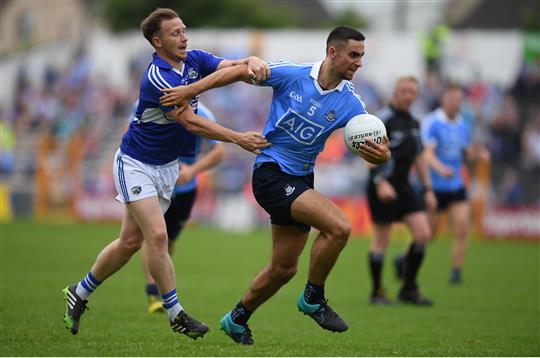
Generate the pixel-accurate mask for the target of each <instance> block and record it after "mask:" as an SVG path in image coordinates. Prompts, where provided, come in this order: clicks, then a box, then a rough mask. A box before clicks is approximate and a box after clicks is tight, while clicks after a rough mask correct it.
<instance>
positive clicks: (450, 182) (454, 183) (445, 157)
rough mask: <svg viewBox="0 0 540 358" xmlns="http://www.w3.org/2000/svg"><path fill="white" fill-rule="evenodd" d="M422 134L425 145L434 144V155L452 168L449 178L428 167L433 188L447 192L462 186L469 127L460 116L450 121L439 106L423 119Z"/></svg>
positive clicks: (469, 143)
mask: <svg viewBox="0 0 540 358" xmlns="http://www.w3.org/2000/svg"><path fill="white" fill-rule="evenodd" d="M422 125H423V129H422V135H423V138H422V139H423V140H424V143H425V145H426V146H427V145H435V155H436V156H437V158H438V159H439V160H440V161H441V162H442V163H443V164H445V165H447V166H449V167H452V169H454V175H453V176H452V177H450V178H445V177H442V176H440V175H439V174H438V173H437V172H436V171H434V170H433V169H431V168H430V174H431V182H432V186H433V190H435V191H439V192H448V191H455V190H459V189H461V188H462V187H463V186H464V183H463V179H462V177H461V167H462V165H463V151H464V150H465V149H467V148H468V147H469V146H470V145H471V129H470V127H469V125H468V124H467V123H466V122H465V121H464V120H463V118H462V117H461V116H459V117H458V118H456V119H455V120H453V121H451V120H449V119H448V117H447V116H446V113H444V111H443V110H442V109H441V108H438V109H436V110H435V111H433V112H431V113H429V114H428V115H427V117H426V118H425V119H424V121H423V123H422Z"/></svg>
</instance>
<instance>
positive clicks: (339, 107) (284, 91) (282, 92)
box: [255, 61, 366, 175]
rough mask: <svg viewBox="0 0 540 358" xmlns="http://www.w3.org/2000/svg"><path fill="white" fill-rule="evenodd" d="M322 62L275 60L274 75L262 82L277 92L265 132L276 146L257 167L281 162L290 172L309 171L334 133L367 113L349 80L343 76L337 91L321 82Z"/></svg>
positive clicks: (260, 157) (259, 158)
mask: <svg viewBox="0 0 540 358" xmlns="http://www.w3.org/2000/svg"><path fill="white" fill-rule="evenodd" d="M321 64H322V62H318V63H315V64H303V65H297V64H294V63H291V62H283V61H281V62H275V63H270V69H271V71H272V72H271V75H270V78H269V79H267V80H266V81H263V82H262V83H261V84H262V85H263V86H271V87H272V88H273V90H274V93H273V98H272V104H271V107H270V112H269V114H268V118H267V119H266V124H265V127H264V131H263V134H264V136H265V137H266V139H267V140H268V141H269V142H270V143H272V145H271V146H270V147H268V148H264V149H262V151H261V154H259V155H258V156H257V158H256V160H255V165H258V163H263V162H277V163H278V164H279V166H280V168H281V170H283V171H284V172H286V173H288V174H291V175H307V174H310V173H312V172H313V167H314V165H315V159H316V158H317V155H318V154H319V153H320V152H321V151H322V150H323V149H324V144H325V142H326V140H327V139H328V137H329V136H330V134H331V133H332V132H333V131H334V130H336V129H338V128H341V127H344V126H345V124H347V122H348V121H349V120H350V119H351V118H352V117H354V116H356V115H359V114H363V113H366V110H365V108H364V104H363V103H362V101H361V100H360V97H359V96H358V95H357V94H356V93H354V86H353V84H352V83H351V82H350V81H346V80H343V81H341V83H340V84H339V85H338V86H337V87H336V88H334V89H332V90H323V89H322V88H321V86H320V85H319V84H318V82H317V77H318V75H319V70H320V67H321Z"/></svg>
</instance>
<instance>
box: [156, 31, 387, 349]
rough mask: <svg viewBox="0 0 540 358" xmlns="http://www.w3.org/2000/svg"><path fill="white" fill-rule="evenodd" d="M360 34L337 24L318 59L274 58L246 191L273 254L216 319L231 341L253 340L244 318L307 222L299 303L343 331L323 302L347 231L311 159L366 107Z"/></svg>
mask: <svg viewBox="0 0 540 358" xmlns="http://www.w3.org/2000/svg"><path fill="white" fill-rule="evenodd" d="M363 55H364V35H362V34H361V33H360V32H358V31H356V30H355V29H352V28H349V27H338V28H336V29H334V30H332V32H331V33H330V35H329V36H328V40H327V42H326V58H325V59H324V61H321V62H318V63H315V64H307V65H297V64H293V63H290V62H277V63H273V64H271V65H270V68H271V75H270V78H269V79H268V80H266V81H263V82H261V84H262V85H263V86H271V87H272V88H273V90H274V94H273V100H272V104H271V107H270V112H269V114H268V118H267V121H266V124H265V127H264V131H263V133H264V135H265V136H266V138H267V139H268V141H269V142H270V143H272V145H271V146H269V147H267V148H264V149H262V150H261V154H260V155H259V156H258V157H257V159H256V161H255V165H254V171H253V178H252V184H253V192H254V194H255V198H256V199H257V202H258V203H259V204H260V205H261V206H262V207H263V208H264V209H265V210H266V211H267V212H268V213H269V214H270V218H271V222H272V246H273V248H272V257H271V260H270V263H268V265H267V266H266V267H265V268H264V269H263V270H262V271H261V272H259V274H258V275H257V276H256V277H255V279H254V280H253V282H252V283H251V285H250V287H249V289H248V291H247V293H246V294H245V295H244V297H243V298H242V300H241V301H240V302H239V303H238V304H237V305H236V307H234V309H233V310H232V311H231V312H229V313H227V314H226V315H225V316H224V317H223V318H222V320H221V327H222V329H223V330H224V331H225V333H227V334H228V335H229V336H230V337H231V338H232V339H233V340H234V341H235V342H237V343H241V344H253V339H252V336H251V331H250V329H249V328H248V325H247V321H248V319H249V318H250V316H251V314H252V313H253V312H254V311H255V310H256V309H257V308H258V307H259V306H260V305H261V304H263V303H264V302H265V301H266V300H268V299H269V298H270V297H272V296H273V295H274V294H275V293H276V292H277V291H278V290H279V288H280V287H281V286H283V285H284V284H285V283H287V282H288V281H289V280H290V279H291V278H292V277H293V276H294V275H295V274H296V271H297V266H298V257H299V256H300V254H301V252H302V251H303V249H304V246H305V245H306V241H307V239H308V234H309V231H310V228H311V226H313V227H315V228H316V229H317V230H319V234H318V235H317V237H316V238H315V241H314V243H313V246H312V249H311V263H310V268H309V276H308V282H307V284H306V287H305V291H304V292H302V293H301V294H300V296H299V298H298V301H297V307H298V309H299V310H300V311H301V312H303V313H304V314H306V315H309V316H310V317H312V318H313V319H314V320H315V321H316V322H317V323H318V324H319V325H320V326H321V327H322V328H324V329H327V330H330V331H333V332H343V331H345V330H347V328H348V326H347V324H346V323H345V322H344V321H343V320H342V319H341V318H340V317H339V315H338V314H337V313H335V312H334V311H333V310H332V308H331V307H330V306H329V305H328V303H327V300H326V298H325V294H324V284H325V281H326V278H327V276H328V274H329V273H330V271H331V269H332V267H333V266H334V264H335V262H336V260H337V258H338V256H339V254H340V252H341V250H342V249H343V248H344V247H345V245H346V243H347V240H348V238H349V235H350V233H351V225H350V223H349V220H348V219H347V217H346V216H345V213H344V212H343V211H342V210H341V209H340V208H339V207H338V206H336V205H335V204H334V203H333V202H332V201H331V200H329V199H328V198H326V197H324V196H323V195H321V194H320V193H318V192H317V191H315V190H314V189H313V180H314V178H313V167H314V165H315V160H316V158H317V155H318V154H319V152H320V151H321V150H322V149H323V147H324V143H325V141H326V139H327V138H328V136H329V135H330V134H331V133H332V132H333V131H334V130H336V129H338V128H341V127H344V126H345V124H346V123H347V121H348V120H349V119H351V118H352V117H353V116H355V115H358V114H361V113H365V112H366V111H365V108H364V105H363V103H362V101H361V100H360V97H359V96H358V95H356V94H355V93H354V87H353V85H352V83H351V82H349V80H351V79H352V78H353V75H354V73H355V72H356V71H357V70H358V69H359V68H360V67H361V65H362V56H363ZM235 80H244V81H245V82H249V78H248V77H246V75H245V71H243V72H242V71H240V69H227V70H224V71H220V73H216V74H214V75H210V76H209V77H207V78H205V79H203V80H201V81H199V82H197V83H194V84H193V85H190V86H187V87H183V88H180V87H176V88H175V89H171V90H166V91H165V92H167V93H168V94H167V95H165V96H164V97H163V98H162V103H163V104H166V105H171V104H181V103H184V102H185V101H186V100H187V99H188V98H191V97H193V96H195V95H197V94H199V93H201V92H202V91H204V90H207V89H210V88H214V87H218V86H221V85H225V84H227V83H230V82H232V81H235ZM387 143H388V140H387V139H386V141H385V144H384V145H376V144H375V143H373V142H371V144H370V145H365V146H362V148H361V155H362V157H364V158H365V159H366V160H368V161H369V162H372V163H376V164H379V163H382V162H385V161H387V160H388V159H389V158H390V151H389V149H388V145H387Z"/></svg>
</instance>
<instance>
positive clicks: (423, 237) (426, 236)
mask: <svg viewBox="0 0 540 358" xmlns="http://www.w3.org/2000/svg"><path fill="white" fill-rule="evenodd" d="M413 240H414V242H416V243H418V244H420V245H426V244H427V243H428V242H429V240H431V230H430V229H429V228H425V229H424V230H419V231H417V232H416V233H415V235H414V238H413Z"/></svg>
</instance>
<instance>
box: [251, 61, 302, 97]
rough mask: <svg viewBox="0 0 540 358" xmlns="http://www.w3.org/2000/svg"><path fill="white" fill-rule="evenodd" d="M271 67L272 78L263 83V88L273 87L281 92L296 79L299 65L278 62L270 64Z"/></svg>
mask: <svg viewBox="0 0 540 358" xmlns="http://www.w3.org/2000/svg"><path fill="white" fill-rule="evenodd" d="M268 66H269V67H270V78H268V79H267V80H265V81H262V82H261V86H268V87H272V88H274V89H276V90H280V89H282V88H284V87H285V86H286V84H287V83H290V82H291V81H293V80H294V79H295V78H296V74H297V73H298V69H299V68H300V67H299V66H298V65H295V64H293V63H292V62H287V61H278V62H270V63H268Z"/></svg>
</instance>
